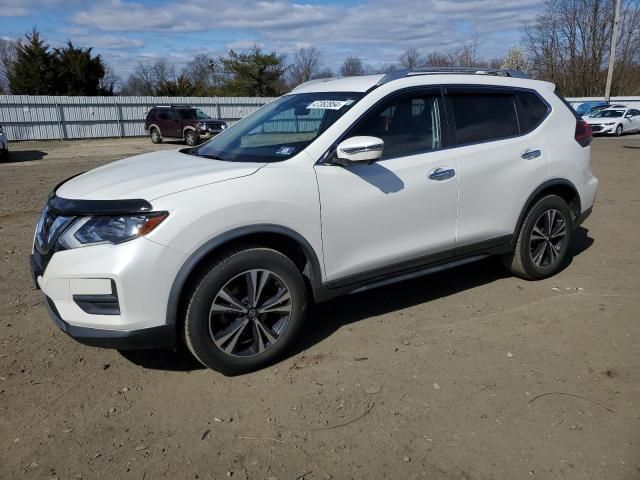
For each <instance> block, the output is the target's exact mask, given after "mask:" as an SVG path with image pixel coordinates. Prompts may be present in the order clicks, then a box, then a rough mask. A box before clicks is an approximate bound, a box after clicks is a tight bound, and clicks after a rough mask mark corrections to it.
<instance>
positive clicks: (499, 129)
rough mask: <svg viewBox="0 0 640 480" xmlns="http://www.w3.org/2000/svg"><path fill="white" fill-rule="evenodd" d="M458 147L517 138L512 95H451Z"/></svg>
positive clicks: (449, 95) (491, 93)
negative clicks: (466, 144)
mask: <svg viewBox="0 0 640 480" xmlns="http://www.w3.org/2000/svg"><path fill="white" fill-rule="evenodd" d="M448 98H449V100H450V102H451V106H452V109H453V115H454V117H455V125H456V142H457V143H458V144H463V143H474V142H484V141H487V140H498V139H500V138H506V137H511V136H513V135H518V134H519V133H520V132H519V131H518V119H517V118H516V109H515V105H514V102H513V95H511V94H501V93H493V92H487V93H480V92H477V93H476V92H473V93H455V92H453V93H449V94H448Z"/></svg>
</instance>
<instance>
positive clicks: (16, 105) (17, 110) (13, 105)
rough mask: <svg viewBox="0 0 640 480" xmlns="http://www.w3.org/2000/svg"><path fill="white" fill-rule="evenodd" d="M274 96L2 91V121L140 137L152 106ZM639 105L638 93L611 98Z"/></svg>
mask: <svg viewBox="0 0 640 480" xmlns="http://www.w3.org/2000/svg"><path fill="white" fill-rule="evenodd" d="M271 100H273V99H272V98H255V97H54V96H31V95H0V125H2V126H3V127H4V129H5V132H6V135H7V137H8V139H9V140H44V139H58V140H67V139H76V138H104V137H136V136H141V135H144V119H145V117H146V115H147V112H148V111H149V109H150V108H151V107H153V106H155V105H170V104H180V105H185V104H186V105H193V106H196V107H198V108H200V109H201V110H203V111H204V112H205V113H207V114H208V115H209V116H210V117H212V118H216V119H222V120H225V121H226V122H229V123H233V122H235V121H237V120H240V119H241V118H243V117H245V116H247V115H248V114H250V113H252V112H253V111H255V110H256V109H258V108H259V107H261V106H262V105H264V104H265V103H267V102H269V101H271ZM595 100H603V97H582V98H577V97H576V98H567V101H568V102H569V103H571V105H573V107H574V108H577V107H578V106H579V105H580V104H581V103H584V102H588V101H595ZM611 102H612V103H622V104H625V105H628V106H630V107H633V108H638V109H640V97H612V98H611ZM278 121H279V122H278V123H280V122H287V124H291V128H292V129H294V130H295V131H304V130H305V129H313V127H314V125H315V123H314V122H315V121H316V119H311V118H310V119H306V120H305V121H302V122H301V123H300V124H299V123H298V122H297V120H296V119H293V118H279V119H278ZM279 128H282V126H279Z"/></svg>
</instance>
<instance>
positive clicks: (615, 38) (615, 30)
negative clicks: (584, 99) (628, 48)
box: [604, 0, 620, 103]
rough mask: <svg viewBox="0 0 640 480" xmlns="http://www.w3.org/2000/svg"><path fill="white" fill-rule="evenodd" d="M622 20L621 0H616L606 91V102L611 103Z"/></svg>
mask: <svg viewBox="0 0 640 480" xmlns="http://www.w3.org/2000/svg"><path fill="white" fill-rule="evenodd" d="M619 18H620V0H616V13H615V15H614V17H613V31H612V32H611V53H610V54H609V71H608V72H607V86H606V88H605V91H604V101H605V102H607V103H609V101H610V98H611V80H612V78H613V64H614V63H615V61H616V42H617V41H618V19H619Z"/></svg>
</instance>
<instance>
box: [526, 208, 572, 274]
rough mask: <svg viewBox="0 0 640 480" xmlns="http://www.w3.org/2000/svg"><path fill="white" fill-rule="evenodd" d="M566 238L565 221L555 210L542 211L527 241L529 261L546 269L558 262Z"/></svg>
mask: <svg viewBox="0 0 640 480" xmlns="http://www.w3.org/2000/svg"><path fill="white" fill-rule="evenodd" d="M566 236H567V221H566V219H565V218H564V216H563V215H562V213H560V211H559V210H556V209H555V208H552V209H549V210H546V211H544V212H543V213H542V214H541V215H540V216H539V217H538V219H537V220H536V222H535V223H534V224H533V229H532V231H531V237H530V239H529V253H530V255H531V260H533V263H534V264H535V265H536V266H537V267H541V268H547V267H550V266H553V265H555V264H556V262H557V261H558V260H559V257H560V252H561V251H562V246H563V245H564V242H565V239H566Z"/></svg>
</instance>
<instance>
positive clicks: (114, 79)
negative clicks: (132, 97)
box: [98, 64, 122, 95]
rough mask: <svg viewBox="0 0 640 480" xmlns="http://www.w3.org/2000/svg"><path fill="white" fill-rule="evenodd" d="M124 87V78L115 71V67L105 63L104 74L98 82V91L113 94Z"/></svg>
mask: <svg viewBox="0 0 640 480" xmlns="http://www.w3.org/2000/svg"><path fill="white" fill-rule="evenodd" d="M121 87H122V79H121V78H120V76H119V75H118V74H117V73H116V72H115V70H114V69H113V67H112V66H111V65H109V64H105V68H104V76H103V77H102V78H101V79H100V82H99V84H98V91H99V92H100V94H101V95H113V94H114V93H117V92H119V91H120V88H121Z"/></svg>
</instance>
